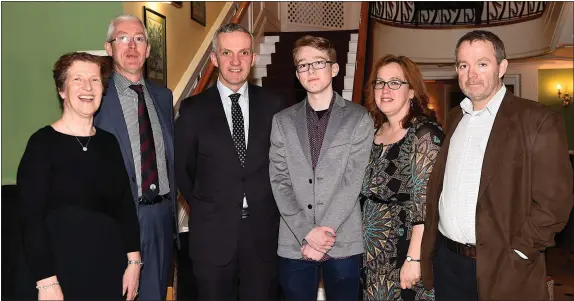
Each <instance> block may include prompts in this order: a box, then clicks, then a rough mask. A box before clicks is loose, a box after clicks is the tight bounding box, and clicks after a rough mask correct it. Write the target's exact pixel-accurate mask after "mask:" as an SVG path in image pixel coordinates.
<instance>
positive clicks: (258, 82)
mask: <svg viewBox="0 0 574 301" xmlns="http://www.w3.org/2000/svg"><path fill="white" fill-rule="evenodd" d="M249 82H250V83H252V84H254V85H256V86H259V87H263V79H262V78H252V79H251V80H250V81H249Z"/></svg>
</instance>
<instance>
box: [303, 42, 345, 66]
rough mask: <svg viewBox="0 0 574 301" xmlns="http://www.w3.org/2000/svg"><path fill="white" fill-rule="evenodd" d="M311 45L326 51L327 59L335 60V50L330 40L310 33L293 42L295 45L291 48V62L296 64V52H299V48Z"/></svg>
mask: <svg viewBox="0 0 574 301" xmlns="http://www.w3.org/2000/svg"><path fill="white" fill-rule="evenodd" d="M305 46H309V47H313V48H315V49H318V50H321V51H325V52H327V55H328V56H329V60H330V61H332V62H335V63H336V62H337V51H336V50H335V46H333V43H331V41H329V40H327V39H325V38H323V37H315V36H311V35H306V36H304V37H302V38H300V39H299V40H297V41H296V42H295V47H294V48H293V63H294V64H295V65H297V58H296V56H297V52H299V48H301V47H305Z"/></svg>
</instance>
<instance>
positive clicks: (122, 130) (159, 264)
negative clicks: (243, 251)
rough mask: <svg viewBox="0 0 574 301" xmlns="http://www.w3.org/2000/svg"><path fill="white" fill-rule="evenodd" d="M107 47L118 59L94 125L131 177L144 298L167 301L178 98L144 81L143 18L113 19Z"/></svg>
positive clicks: (146, 52)
mask: <svg viewBox="0 0 574 301" xmlns="http://www.w3.org/2000/svg"><path fill="white" fill-rule="evenodd" d="M104 46H105V47H106V51H107V53H108V55H110V56H111V57H112V58H113V62H114V63H113V64H114V72H113V74H112V77H111V79H110V81H109V83H108V87H107V92H106V95H105V97H104V98H103V101H102V105H101V107H100V112H99V113H98V114H97V115H96V118H95V124H96V126H98V127H100V128H102V129H104V130H106V131H108V132H110V133H112V134H114V135H115V136H116V139H117V140H118V142H119V144H120V147H121V150H122V155H123V158H124V164H125V166H126V170H127V172H128V176H129V178H130V185H131V190H132V195H133V196H134V202H135V206H136V208H137V213H138V219H139V224H140V240H141V255H142V261H143V263H145V265H144V266H143V267H142V269H141V279H140V286H139V287H140V291H139V300H165V299H166V294H167V284H168V280H169V271H170V267H171V259H172V251H173V238H174V216H175V200H176V198H175V193H176V191H177V190H176V187H175V182H174V164H173V162H174V161H173V157H174V153H173V95H172V93H171V91H170V90H169V89H167V88H164V87H159V86H157V85H155V84H153V83H152V82H151V81H148V80H144V79H143V76H142V67H143V64H144V62H145V59H146V58H147V57H148V56H149V53H150V44H149V43H148V35H147V31H146V30H145V27H144V24H143V23H142V22H141V20H140V19H138V18H137V17H135V16H132V15H121V16H118V17H116V18H115V19H113V20H112V21H111V22H110V25H109V28H108V34H107V40H106V42H105V44H104ZM128 263H130V262H128ZM131 263H132V264H142V263H141V262H135V263H134V262H131ZM95 289H97V287H96V288H95Z"/></svg>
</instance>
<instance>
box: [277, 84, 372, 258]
mask: <svg viewBox="0 0 574 301" xmlns="http://www.w3.org/2000/svg"><path fill="white" fill-rule="evenodd" d="M306 102H307V99H304V100H303V101H302V102H300V103H297V104H295V105H293V106H291V107H289V108H287V109H285V110H283V111H281V112H279V113H277V114H275V116H274V117H273V124H272V129H271V148H270V150H269V160H270V163H269V175H270V179H271V187H272V189H273V195H274V196H275V200H276V202H277V207H278V208H279V211H280V213H281V223H280V226H279V243H278V245H279V246H278V250H277V254H278V255H279V256H281V257H284V258H289V259H300V258H301V257H302V255H301V245H302V240H303V239H304V238H305V236H307V233H309V231H311V230H312V229H313V228H314V227H317V226H327V227H331V228H333V229H334V230H335V232H336V234H337V237H336V242H335V245H334V246H333V248H332V249H331V250H330V251H329V252H328V253H327V254H328V255H329V256H331V257H343V256H351V255H356V254H361V253H363V232H362V222H361V208H360V205H359V202H358V196H359V192H360V190H361V184H362V181H363V176H364V173H365V168H366V166H367V163H368V160H369V155H370V152H371V147H372V144H373V134H374V126H373V121H372V119H371V117H370V116H369V114H368V112H367V110H366V109H365V108H364V107H362V106H360V105H357V104H355V103H352V102H350V101H348V100H345V99H343V98H342V97H341V96H340V95H339V94H337V95H336V97H335V103H334V104H333V108H332V112H331V116H330V119H329V124H328V126H327V131H326V132H325V138H324V140H323V145H322V147H321V152H320V154H319V159H318V161H317V166H316V167H315V171H313V168H312V165H311V150H310V147H309V137H308V133H307V120H306V116H305V115H306V110H305V106H306Z"/></svg>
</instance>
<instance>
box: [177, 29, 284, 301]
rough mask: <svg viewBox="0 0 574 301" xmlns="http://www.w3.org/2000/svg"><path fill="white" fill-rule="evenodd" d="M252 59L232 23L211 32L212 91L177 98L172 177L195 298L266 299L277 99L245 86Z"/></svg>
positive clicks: (273, 241) (273, 253)
mask: <svg viewBox="0 0 574 301" xmlns="http://www.w3.org/2000/svg"><path fill="white" fill-rule="evenodd" d="M256 59H257V55H256V54H255V53H254V52H253V37H252V35H251V33H250V32H249V31H248V30H246V29H245V28H243V27H242V26H240V25H238V24H226V25H223V26H222V27H221V28H219V29H218V30H217V32H216V33H215V35H214V39H213V42H212V53H211V62H212V63H213V64H214V65H215V66H216V67H218V68H219V78H218V80H217V85H216V86H214V87H211V88H209V89H207V90H206V91H205V92H203V93H201V94H198V95H196V96H192V97H190V98H188V99H185V100H184V101H183V102H182V104H181V107H180V109H179V118H178V120H177V121H176V126H175V155H176V161H177V165H176V177H177V182H178V183H179V184H178V186H179V189H180V191H181V193H182V194H183V196H184V197H185V199H186V201H187V203H189V205H190V217H189V233H190V239H189V247H190V256H191V258H192V260H193V265H194V268H193V269H194V274H195V276H196V279H197V286H198V293H199V299H200V300H234V299H235V297H236V287H237V285H236V284H237V281H238V280H239V286H238V288H239V297H240V300H272V299H275V298H276V292H277V290H276V289H277V287H278V285H277V235H278V229H279V212H278V210H277V206H276V205H275V200H274V198H273V193H272V191H271V184H270V181H269V171H268V168H269V155H268V153H269V146H270V142H269V135H270V132H271V119H272V118H273V115H274V114H275V113H277V112H278V111H279V110H280V109H281V103H282V102H281V101H280V99H279V98H278V97H277V96H275V95H273V94H272V93H270V92H268V91H266V90H265V89H263V88H260V87H257V86H254V85H250V84H248V83H247V77H248V75H249V71H250V68H251V67H252V66H253V65H254V64H255V60H256Z"/></svg>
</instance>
